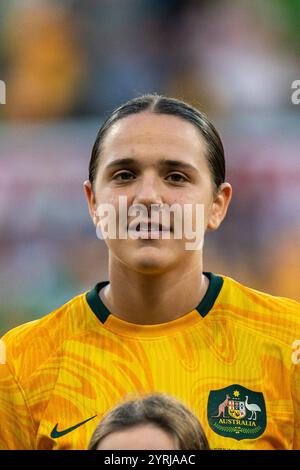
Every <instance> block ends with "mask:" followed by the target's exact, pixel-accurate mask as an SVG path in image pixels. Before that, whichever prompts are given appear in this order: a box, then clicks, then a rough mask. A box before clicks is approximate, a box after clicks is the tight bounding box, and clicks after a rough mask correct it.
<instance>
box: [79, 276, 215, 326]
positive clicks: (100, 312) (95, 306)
mask: <svg viewBox="0 0 300 470" xmlns="http://www.w3.org/2000/svg"><path fill="white" fill-rule="evenodd" d="M203 274H205V276H206V277H208V279H209V286H208V289H207V291H206V294H205V296H204V297H203V299H202V300H201V302H200V303H199V304H198V306H197V307H196V308H195V310H197V311H198V312H199V313H200V315H201V316H202V317H203V318H204V317H205V316H206V315H207V314H208V313H209V311H210V310H211V308H212V307H213V305H214V303H215V301H216V299H217V297H218V295H219V292H220V290H221V288H222V286H223V282H224V280H223V278H222V277H221V276H217V275H216V274H213V273H209V272H203ZM107 284H109V281H104V282H98V284H96V286H95V287H94V289H92V290H90V291H89V292H87V294H86V300H87V303H88V304H89V306H90V308H91V309H92V310H93V312H94V314H95V315H96V316H97V317H98V318H99V320H100V321H101V322H102V323H105V321H106V320H107V317H108V316H109V315H110V313H111V312H110V311H109V310H108V309H107V308H106V307H105V305H104V303H103V302H102V300H101V298H100V296H99V292H100V290H101V289H103V287H105V286H107Z"/></svg>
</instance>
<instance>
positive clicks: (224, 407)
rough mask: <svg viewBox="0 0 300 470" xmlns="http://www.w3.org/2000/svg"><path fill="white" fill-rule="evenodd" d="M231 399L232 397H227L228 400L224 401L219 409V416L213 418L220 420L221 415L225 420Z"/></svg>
mask: <svg viewBox="0 0 300 470" xmlns="http://www.w3.org/2000/svg"><path fill="white" fill-rule="evenodd" d="M229 398H230V396H229V395H226V399H225V400H224V401H222V403H220V405H219V408H218V413H219V414H218V415H217V416H213V418H220V416H221V415H222V416H223V418H225V411H226V406H228V401H229Z"/></svg>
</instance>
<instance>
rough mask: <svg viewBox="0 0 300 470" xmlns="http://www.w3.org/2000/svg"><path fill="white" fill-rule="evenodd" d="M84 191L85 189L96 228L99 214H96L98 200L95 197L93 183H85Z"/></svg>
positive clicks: (87, 181)
mask: <svg viewBox="0 0 300 470" xmlns="http://www.w3.org/2000/svg"><path fill="white" fill-rule="evenodd" d="M83 189H84V192H85V195H86V199H87V202H88V206H89V213H90V216H91V219H92V221H93V223H94V225H95V226H96V225H97V221H98V218H97V212H96V198H95V195H94V191H93V189H92V185H91V182H90V181H89V180H86V181H84V183H83Z"/></svg>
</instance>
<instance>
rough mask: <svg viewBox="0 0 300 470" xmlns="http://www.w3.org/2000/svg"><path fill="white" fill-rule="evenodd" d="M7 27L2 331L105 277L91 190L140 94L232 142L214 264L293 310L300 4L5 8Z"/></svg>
mask: <svg viewBox="0 0 300 470" xmlns="http://www.w3.org/2000/svg"><path fill="white" fill-rule="evenodd" d="M0 19H1V23H0V24H1V28H0V79H1V80H4V81H5V83H6V87H7V97H6V100H7V103H6V105H0V156H1V159H0V263H1V282H0V318H1V322H0V333H3V332H5V331H7V330H8V329H9V328H11V327H13V326H16V325H18V324H20V323H22V322H25V321H29V320H33V319H35V318H38V317H40V316H43V315H45V314H46V313H48V312H50V311H51V310H53V309H55V308H57V307H59V306H60V305H61V304H62V303H64V302H65V301H67V300H69V299H70V298H71V297H72V296H74V295H75V294H77V293H79V292H82V291H83V290H85V289H88V288H90V287H92V286H93V285H94V284H95V283H96V282H97V281H99V280H102V279H105V278H106V276H107V274H106V264H107V253H106V249H105V245H104V242H101V241H99V240H97V238H96V236H95V231H94V229H93V226H92V223H91V221H90V219H89V215H88V210H87V206H86V202H85V199H84V194H83V190H82V182H83V180H84V179H86V177H87V169H88V162H89V158H90V151H91V147H92V144H93V142H94V139H95V135H96V132H97V130H98V128H99V125H100V123H101V121H102V119H103V118H104V117H105V116H106V115H107V113H109V112H110V111H111V110H112V108H113V107H114V106H115V105H117V104H119V103H120V102H122V101H123V100H126V99H129V98H131V97H133V96H136V95H137V94H141V93H144V92H158V93H165V94H168V95H173V96H176V97H178V98H183V99H186V100H189V101H190V102H192V103H193V104H195V105H197V106H199V107H200V108H201V109H202V110H204V111H206V112H207V113H208V115H209V117H210V118H211V119H212V120H213V122H214V124H215V125H216V127H217V129H219V130H220V133H221V135H222V138H223V140H224V143H225V151H226V156H227V167H228V180H229V181H231V182H232V184H233V187H234V199H233V203H232V206H231V209H230V212H229V214H228V217H227V220H226V221H225V222H224V224H223V226H222V228H221V229H220V230H219V232H218V233H213V234H209V235H208V236H207V238H206V249H205V269H206V270H211V271H214V272H218V273H224V274H227V275H229V276H231V277H234V278H236V279H237V280H239V281H241V282H243V283H246V284H247V285H250V286H251V287H254V288H256V289H259V290H265V291H267V292H270V293H272V294H276V295H282V296H288V297H292V298H294V299H297V300H300V288H299V280H300V164H299V148H300V105H299V106H295V105H292V104H291V83H292V81H294V80H296V79H300V55H299V53H300V40H299V39H300V2H299V0H229V1H227V0H219V1H216V0H215V1H214V0H207V1H201V0H196V1H192V0H59V1H54V0H43V1H42V0H35V1H33V0H26V1H25V0H19V1H17V0H9V1H3V2H1V4H0Z"/></svg>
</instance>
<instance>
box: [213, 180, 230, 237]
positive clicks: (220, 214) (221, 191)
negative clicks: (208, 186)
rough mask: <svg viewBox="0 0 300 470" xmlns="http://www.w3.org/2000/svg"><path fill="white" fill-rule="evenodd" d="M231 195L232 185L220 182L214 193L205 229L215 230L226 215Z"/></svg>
mask: <svg viewBox="0 0 300 470" xmlns="http://www.w3.org/2000/svg"><path fill="white" fill-rule="evenodd" d="M231 197H232V187H231V185H230V184H229V183H222V184H221V186H220V187H219V188H218V191H217V193H216V194H215V195H214V199H213V203H212V207H211V210H210V215H209V219H208V224H207V229H208V230H217V228H219V226H220V225H221V223H222V221H223V219H224V218H225V216H226V213H227V209H228V207H229V204H230V201H231Z"/></svg>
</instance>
